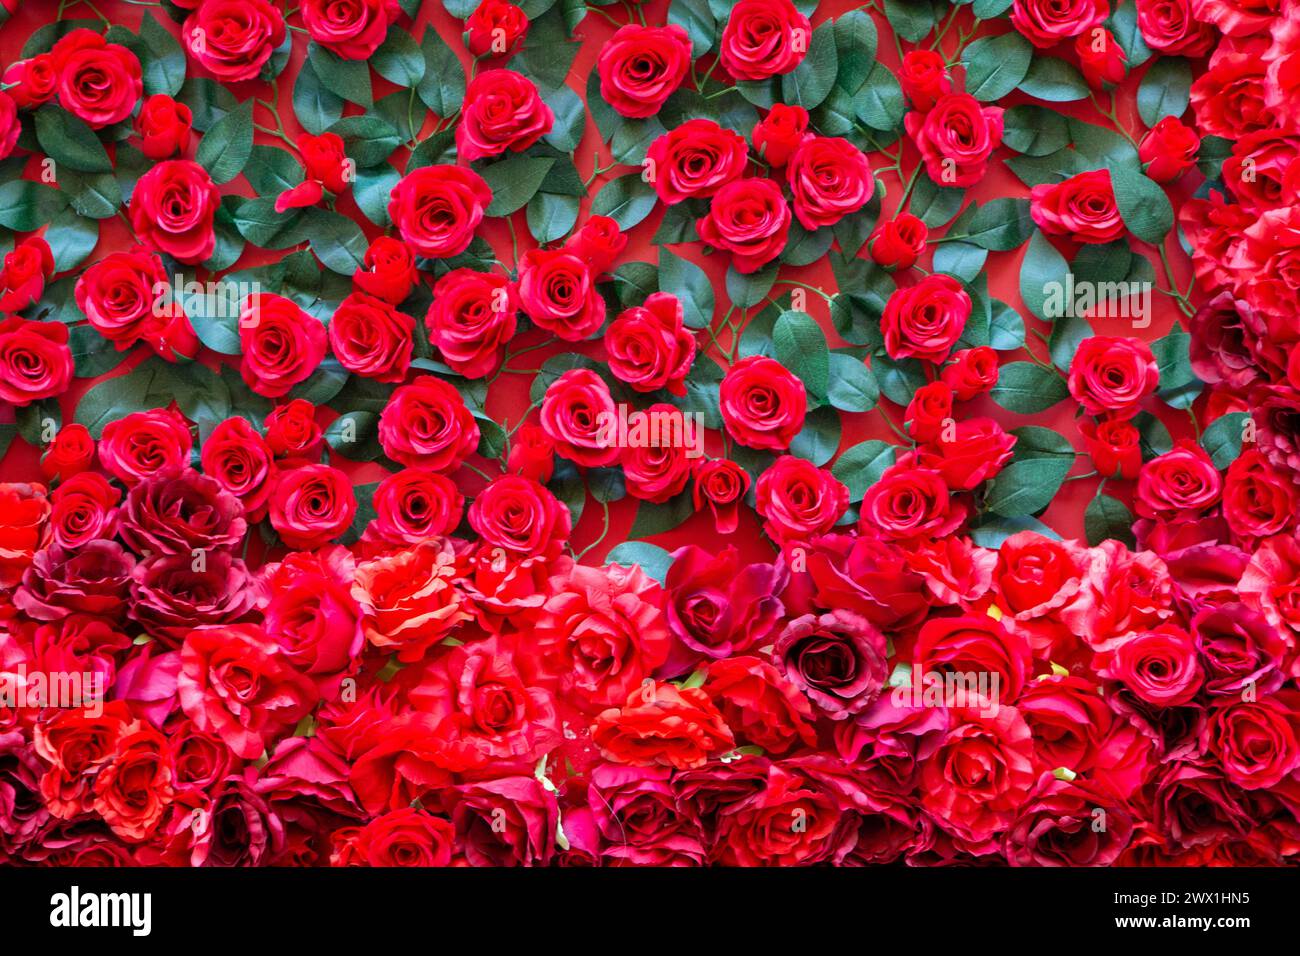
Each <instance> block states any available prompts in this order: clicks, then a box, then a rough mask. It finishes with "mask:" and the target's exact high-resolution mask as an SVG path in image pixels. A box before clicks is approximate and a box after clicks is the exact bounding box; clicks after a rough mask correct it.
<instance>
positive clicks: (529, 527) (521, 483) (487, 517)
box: [469, 475, 572, 555]
mask: <svg viewBox="0 0 1300 956" xmlns="http://www.w3.org/2000/svg"><path fill="white" fill-rule="evenodd" d="M469 523H470V526H471V527H472V528H473V529H474V532H475V533H476V534H477V535H478V536H479V537H480V538H481V539H482V540H483V542H484V544H487V545H488V546H490V547H493V548H504V549H506V550H507V551H513V552H515V553H516V554H522V555H530V554H531V555H540V554H550V553H552V552H553V551H554V550H555V546H556V545H560V544H563V543H564V542H565V541H567V540H568V538H569V532H570V531H571V530H572V520H571V518H570V516H569V509H568V508H566V507H565V506H564V505H562V504H560V502H559V499H557V498H556V497H555V495H554V494H552V493H551V492H550V491H549V490H548V489H547V488H545V487H543V486H542V485H540V484H538V483H537V482H536V481H534V480H533V479H531V478H525V477H523V476H522V475H503V476H502V477H500V478H495V479H493V480H492V481H491V482H490V483H489V484H488V486H487V487H486V488H484V489H483V491H482V493H481V494H479V496H478V497H477V498H475V499H474V503H473V504H472V505H470V509H469Z"/></svg>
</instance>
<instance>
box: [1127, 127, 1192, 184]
mask: <svg viewBox="0 0 1300 956" xmlns="http://www.w3.org/2000/svg"><path fill="white" fill-rule="evenodd" d="M1200 148H1201V138H1200V137H1199V136H1197V135H1196V132H1195V130H1193V129H1192V128H1191V127H1190V126H1185V125H1184V124H1182V123H1181V122H1179V121H1178V120H1177V119H1176V118H1175V117H1173V116H1166V117H1165V118H1164V119H1162V120H1161V121H1160V122H1158V123H1156V125H1155V126H1153V127H1151V129H1150V130H1149V131H1148V132H1147V134H1146V135H1145V136H1143V137H1142V142H1141V143H1139V144H1138V157H1139V158H1140V159H1141V160H1142V163H1143V165H1144V166H1145V167H1146V171H1147V175H1148V176H1150V177H1151V178H1152V179H1154V180H1155V181H1156V182H1158V183H1167V182H1169V181H1170V180H1172V179H1177V178H1178V177H1179V176H1181V175H1182V173H1183V171H1184V170H1186V169H1190V168H1191V166H1192V165H1193V164H1194V163H1195V162H1196V151H1197V150H1198V149H1200Z"/></svg>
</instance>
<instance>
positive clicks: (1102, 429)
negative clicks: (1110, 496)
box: [1079, 417, 1142, 481]
mask: <svg viewBox="0 0 1300 956" xmlns="http://www.w3.org/2000/svg"><path fill="white" fill-rule="evenodd" d="M1079 434H1081V435H1082V436H1083V443H1084V446H1085V447H1086V448H1087V449H1088V455H1089V456H1090V457H1091V458H1092V463H1093V464H1094V465H1095V466H1096V467H1097V472H1098V473H1099V474H1101V475H1104V476H1105V477H1107V478H1123V479H1125V480H1128V481H1131V480H1132V479H1134V478H1136V477H1137V475H1138V470H1139V469H1140V468H1141V467H1142V444H1141V442H1142V435H1141V433H1140V432H1139V431H1138V430H1137V428H1136V427H1134V425H1133V423H1132V422H1131V421H1128V420H1127V419H1125V418H1113V417H1107V418H1103V419H1101V420H1100V421H1095V422H1094V421H1091V420H1089V419H1084V420H1083V421H1081V422H1079Z"/></svg>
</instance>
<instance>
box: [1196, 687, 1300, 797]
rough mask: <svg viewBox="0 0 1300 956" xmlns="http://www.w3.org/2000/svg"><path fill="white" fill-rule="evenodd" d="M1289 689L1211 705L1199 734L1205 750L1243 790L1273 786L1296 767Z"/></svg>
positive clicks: (1298, 753)
mask: <svg viewBox="0 0 1300 956" xmlns="http://www.w3.org/2000/svg"><path fill="white" fill-rule="evenodd" d="M1297 705H1300V700H1297V692H1296V691H1294V690H1285V691H1279V692H1278V693H1277V694H1276V695H1271V696H1268V697H1261V698H1260V699H1259V700H1253V699H1251V700H1239V701H1236V702H1234V703H1228V704H1227V705H1226V706H1223V707H1220V708H1217V709H1216V710H1214V711H1213V712H1212V713H1211V715H1210V720H1209V722H1208V724H1207V725H1206V728H1205V730H1204V732H1203V738H1204V740H1205V742H1206V744H1207V749H1208V751H1209V753H1211V754H1214V755H1215V756H1216V757H1217V758H1218V760H1219V761H1220V762H1221V763H1222V765H1223V770H1224V773H1225V774H1226V776H1227V778H1228V779H1229V780H1230V781H1232V782H1233V783H1234V784H1236V785H1237V786H1239V787H1241V788H1242V789H1244V790H1259V789H1261V788H1264V787H1276V786H1277V785H1278V784H1280V783H1281V782H1282V781H1283V780H1284V779H1286V778H1287V777H1288V776H1290V774H1291V773H1292V772H1294V771H1295V769H1296V768H1297V767H1300V740H1298V739H1297V729H1298V728H1297V716H1296V713H1297V711H1296V708H1297Z"/></svg>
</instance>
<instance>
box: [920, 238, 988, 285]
mask: <svg viewBox="0 0 1300 956" xmlns="http://www.w3.org/2000/svg"><path fill="white" fill-rule="evenodd" d="M988 257H989V251H988V250H987V249H985V248H982V247H981V246H977V245H973V244H972V243H969V242H949V243H945V244H944V245H942V246H939V248H937V249H936V250H935V252H934V264H933V265H934V271H935V272H943V273H946V274H947V275H950V276H955V277H956V278H958V279H960V280H961V281H962V282H966V283H970V282H973V281H975V277H976V276H977V275H979V274H980V272H981V271H982V270H983V268H984V262H985V260H987V259H988Z"/></svg>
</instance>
